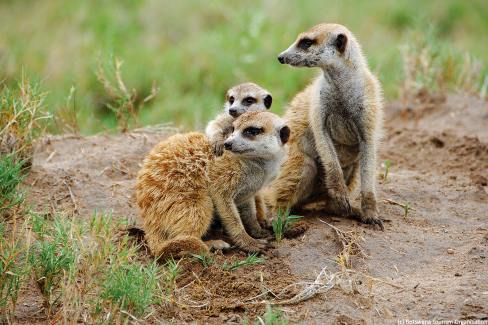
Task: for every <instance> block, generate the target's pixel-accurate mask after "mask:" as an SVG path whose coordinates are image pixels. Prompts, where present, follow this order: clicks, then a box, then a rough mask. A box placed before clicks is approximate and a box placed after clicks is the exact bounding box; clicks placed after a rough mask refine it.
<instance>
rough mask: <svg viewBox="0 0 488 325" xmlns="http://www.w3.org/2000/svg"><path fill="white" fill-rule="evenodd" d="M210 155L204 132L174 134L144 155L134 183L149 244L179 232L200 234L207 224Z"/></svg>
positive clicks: (199, 235) (206, 227) (209, 202)
mask: <svg viewBox="0 0 488 325" xmlns="http://www.w3.org/2000/svg"><path fill="white" fill-rule="evenodd" d="M211 158H212V153H211V148H210V145H209V143H208V140H207V138H206V137H205V135H203V134H200V133H188V134H177V135H174V136H172V137H170V138H168V139H167V140H165V141H163V142H161V143H159V144H158V145H157V146H156V147H155V148H154V149H153V150H152V151H151V152H150V154H149V155H148V156H147V158H146V159H145V161H144V166H143V168H142V169H141V171H140V172H139V175H138V181H137V185H136V196H137V203H138V205H139V207H140V209H141V217H142V219H143V221H144V230H145V232H146V238H147V240H148V242H149V245H150V247H151V242H153V245H152V246H156V243H159V242H161V241H163V240H166V239H169V238H175V237H177V236H180V235H192V236H195V237H198V238H199V237H201V236H202V235H203V234H204V233H205V231H206V230H207V229H208V227H209V225H210V223H211V215H212V209H213V203H212V201H211V199H210V196H209V195H208V192H207V191H208V185H207V175H206V168H207V165H208V163H209V161H210V159H211Z"/></svg>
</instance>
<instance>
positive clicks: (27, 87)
mask: <svg viewBox="0 0 488 325" xmlns="http://www.w3.org/2000/svg"><path fill="white" fill-rule="evenodd" d="M0 87H1V89H0V154H1V155H5V154H12V153H15V155H16V156H17V157H19V160H24V159H27V160H28V159H30V158H31V154H32V142H33V141H34V139H35V138H36V137H37V136H39V135H40V134H42V133H43V132H44V130H45V124H44V123H43V122H44V121H45V120H47V119H49V118H50V117H51V116H50V115H49V114H48V113H46V111H45V107H44V100H45V98H46V93H44V92H42V91H41V90H40V87H39V84H37V83H33V82H31V81H30V80H29V79H28V78H27V76H26V75H25V73H22V77H21V80H20V82H19V83H18V85H17V87H16V88H11V87H8V86H6V85H1V86H0Z"/></svg>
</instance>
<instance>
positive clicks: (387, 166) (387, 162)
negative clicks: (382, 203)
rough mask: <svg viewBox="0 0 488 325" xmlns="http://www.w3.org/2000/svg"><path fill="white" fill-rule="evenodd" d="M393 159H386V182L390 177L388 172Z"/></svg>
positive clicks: (384, 177) (384, 175)
mask: <svg viewBox="0 0 488 325" xmlns="http://www.w3.org/2000/svg"><path fill="white" fill-rule="evenodd" d="M390 166H391V161H390V160H389V159H386V160H385V172H384V174H383V181H384V182H385V183H386V181H387V179H388V174H389V173H390Z"/></svg>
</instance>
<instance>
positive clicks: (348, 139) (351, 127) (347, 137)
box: [325, 113, 359, 147]
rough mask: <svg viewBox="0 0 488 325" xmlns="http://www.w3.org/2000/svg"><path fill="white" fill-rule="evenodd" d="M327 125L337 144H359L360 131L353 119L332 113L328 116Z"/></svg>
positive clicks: (352, 145)
mask: <svg viewBox="0 0 488 325" xmlns="http://www.w3.org/2000/svg"><path fill="white" fill-rule="evenodd" d="M325 127H326V129H327V130H326V131H327V132H328V133H329V135H330V137H331V138H332V141H333V142H334V143H335V144H338V145H343V146H351V147H356V146H358V145H359V132H358V128H357V126H356V123H355V121H354V120H353V119H351V118H347V117H344V116H343V115H342V114H337V113H330V114H328V115H327V117H326V121H325Z"/></svg>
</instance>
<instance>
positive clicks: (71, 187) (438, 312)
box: [25, 95, 488, 324]
mask: <svg viewBox="0 0 488 325" xmlns="http://www.w3.org/2000/svg"><path fill="white" fill-rule="evenodd" d="M487 122H488V104H487V103H486V102H485V101H483V100H480V99H477V98H471V97H466V96H460V95H450V96H447V97H442V96H440V97H435V98H432V97H428V96H426V97H425V98H421V99H419V100H417V101H414V102H413V103H408V104H403V103H392V104H390V105H389V106H388V107H387V120H386V135H385V139H384V144H383V147H382V149H381V160H389V161H390V162H391V168H390V170H389V176H388V177H387V179H386V180H381V177H380V184H379V186H378V197H379V200H380V205H379V208H380V212H381V216H382V218H383V219H384V220H385V231H384V232H381V231H377V230H374V229H373V228H371V227H368V226H365V225H361V224H359V223H358V222H357V221H354V220H350V219H343V218H337V217H334V216H329V215H324V214H323V213H321V212H320V211H310V212H309V213H308V218H306V219H305V220H306V221H305V222H307V223H308V224H309V226H310V228H309V230H308V231H307V232H306V233H305V234H304V235H303V236H299V237H298V238H296V239H292V240H290V239H286V240H284V241H283V242H281V243H280V244H279V245H277V248H276V249H275V250H273V251H272V252H271V253H270V256H268V257H267V258H266V261H265V263H264V264H263V265H256V266H248V267H246V268H242V269H238V270H235V271H232V272H224V273H222V272H223V271H222V270H221V269H219V268H218V267H217V266H212V267H210V268H208V269H205V271H204V270H202V269H201V267H200V266H199V265H198V264H195V263H194V264H191V265H187V266H185V267H186V268H187V269H186V270H187V271H185V273H184V276H182V277H181V279H180V280H179V282H178V286H179V288H186V289H184V290H186V294H185V295H184V296H186V297H187V298H188V300H187V302H188V305H191V304H192V303H191V301H193V302H199V303H202V304H203V305H202V306H200V307H199V308H197V307H195V306H194V307H188V308H180V309H167V308H166V309H165V308H161V309H160V310H159V312H160V313H161V315H162V316H163V317H165V318H166V319H174V320H176V321H195V320H198V321H199V322H211V323H222V322H240V321H241V320H242V319H244V318H245V317H251V318H252V316H253V315H257V314H261V313H263V311H264V307H263V306H261V305H256V306H252V305H249V304H242V301H244V300H246V299H247V298H251V297H254V296H257V295H259V294H260V293H262V290H263V286H265V287H266V288H269V289H270V290H271V291H273V292H276V291H279V290H280V288H284V287H285V286H286V285H287V284H290V283H293V282H295V281H303V280H308V281H313V280H314V279H315V278H316V276H317V274H318V273H319V272H320V271H321V270H322V269H323V268H324V267H326V268H327V270H329V271H331V272H336V271H338V270H340V267H339V266H338V264H337V261H338V254H339V253H340V252H341V250H342V246H341V244H340V242H338V241H337V237H336V233H335V231H334V230H333V229H332V227H331V226H329V225H327V224H325V223H323V222H321V220H320V219H322V220H324V221H326V222H327V223H329V224H331V225H333V226H335V227H337V228H339V229H341V230H342V231H345V232H355V234H356V236H357V238H358V240H359V241H360V245H361V246H362V247H363V249H364V252H365V254H366V255H367V257H364V258H360V257H351V261H350V262H351V263H352V267H353V269H354V270H356V272H358V274H356V275H357V276H359V277H360V278H358V281H353V282H350V283H354V284H355V285H359V287H357V288H350V287H349V288H348V285H347V281H346V282H344V283H343V285H340V286H337V287H335V288H334V289H332V290H331V291H329V292H328V293H326V294H319V295H317V296H315V297H314V298H312V299H310V300H308V301H306V302H303V303H300V304H296V305H294V304H292V305H288V306H284V307H283V308H282V309H283V310H284V311H285V314H286V315H287V317H288V318H289V319H290V320H291V321H296V322H306V323H309V324H324V323H337V324H343V323H354V324H356V323H381V322H384V320H385V319H388V320H390V321H392V322H395V320H396V319H448V320H449V319H451V320H453V319H485V320H486V319H488V274H487V273H486V271H484V270H486V269H487V267H488V240H487V238H488V226H487V224H488V212H487V211H488V187H487V177H488V128H486V125H488V123H487ZM169 133H171V132H162V133H143V132H136V133H130V134H122V135H120V134H119V135H110V136H108V135H98V136H93V137H88V138H80V137H71V136H70V137H51V138H48V139H47V140H44V141H42V143H39V144H38V146H37V149H36V154H35V157H34V161H33V167H32V173H31V174H30V175H29V177H28V178H27V180H26V181H25V185H26V188H27V189H28V191H29V200H30V202H32V204H33V205H34V206H35V207H36V208H37V209H48V210H58V209H70V210H71V211H74V213H75V215H76V216H78V217H87V216H90V215H91V214H92V212H93V210H94V209H100V210H113V211H114V212H113V213H114V216H121V217H127V218H130V219H132V220H137V213H138V212H137V209H136V205H135V202H134V197H133V190H132V187H133V185H134V181H135V176H136V173H137V171H138V169H139V167H140V164H141V163H142V160H143V158H144V156H145V154H146V153H147V152H148V151H149V150H150V148H151V147H152V146H153V145H155V144H156V143H157V142H158V141H160V140H161V139H163V138H165V137H166V136H167V135H168V134H169ZM383 169H384V167H379V170H378V173H379V174H381V175H382V174H383V173H384V171H383ZM242 257H243V256H242V254H241V253H239V252H236V251H232V252H230V253H228V254H226V255H225V256H221V255H216V256H215V259H216V260H217V261H218V262H219V263H216V265H217V264H218V265H221V264H222V263H223V261H224V260H233V259H237V258H242ZM185 286H187V287H185ZM161 315H160V316H161Z"/></svg>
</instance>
